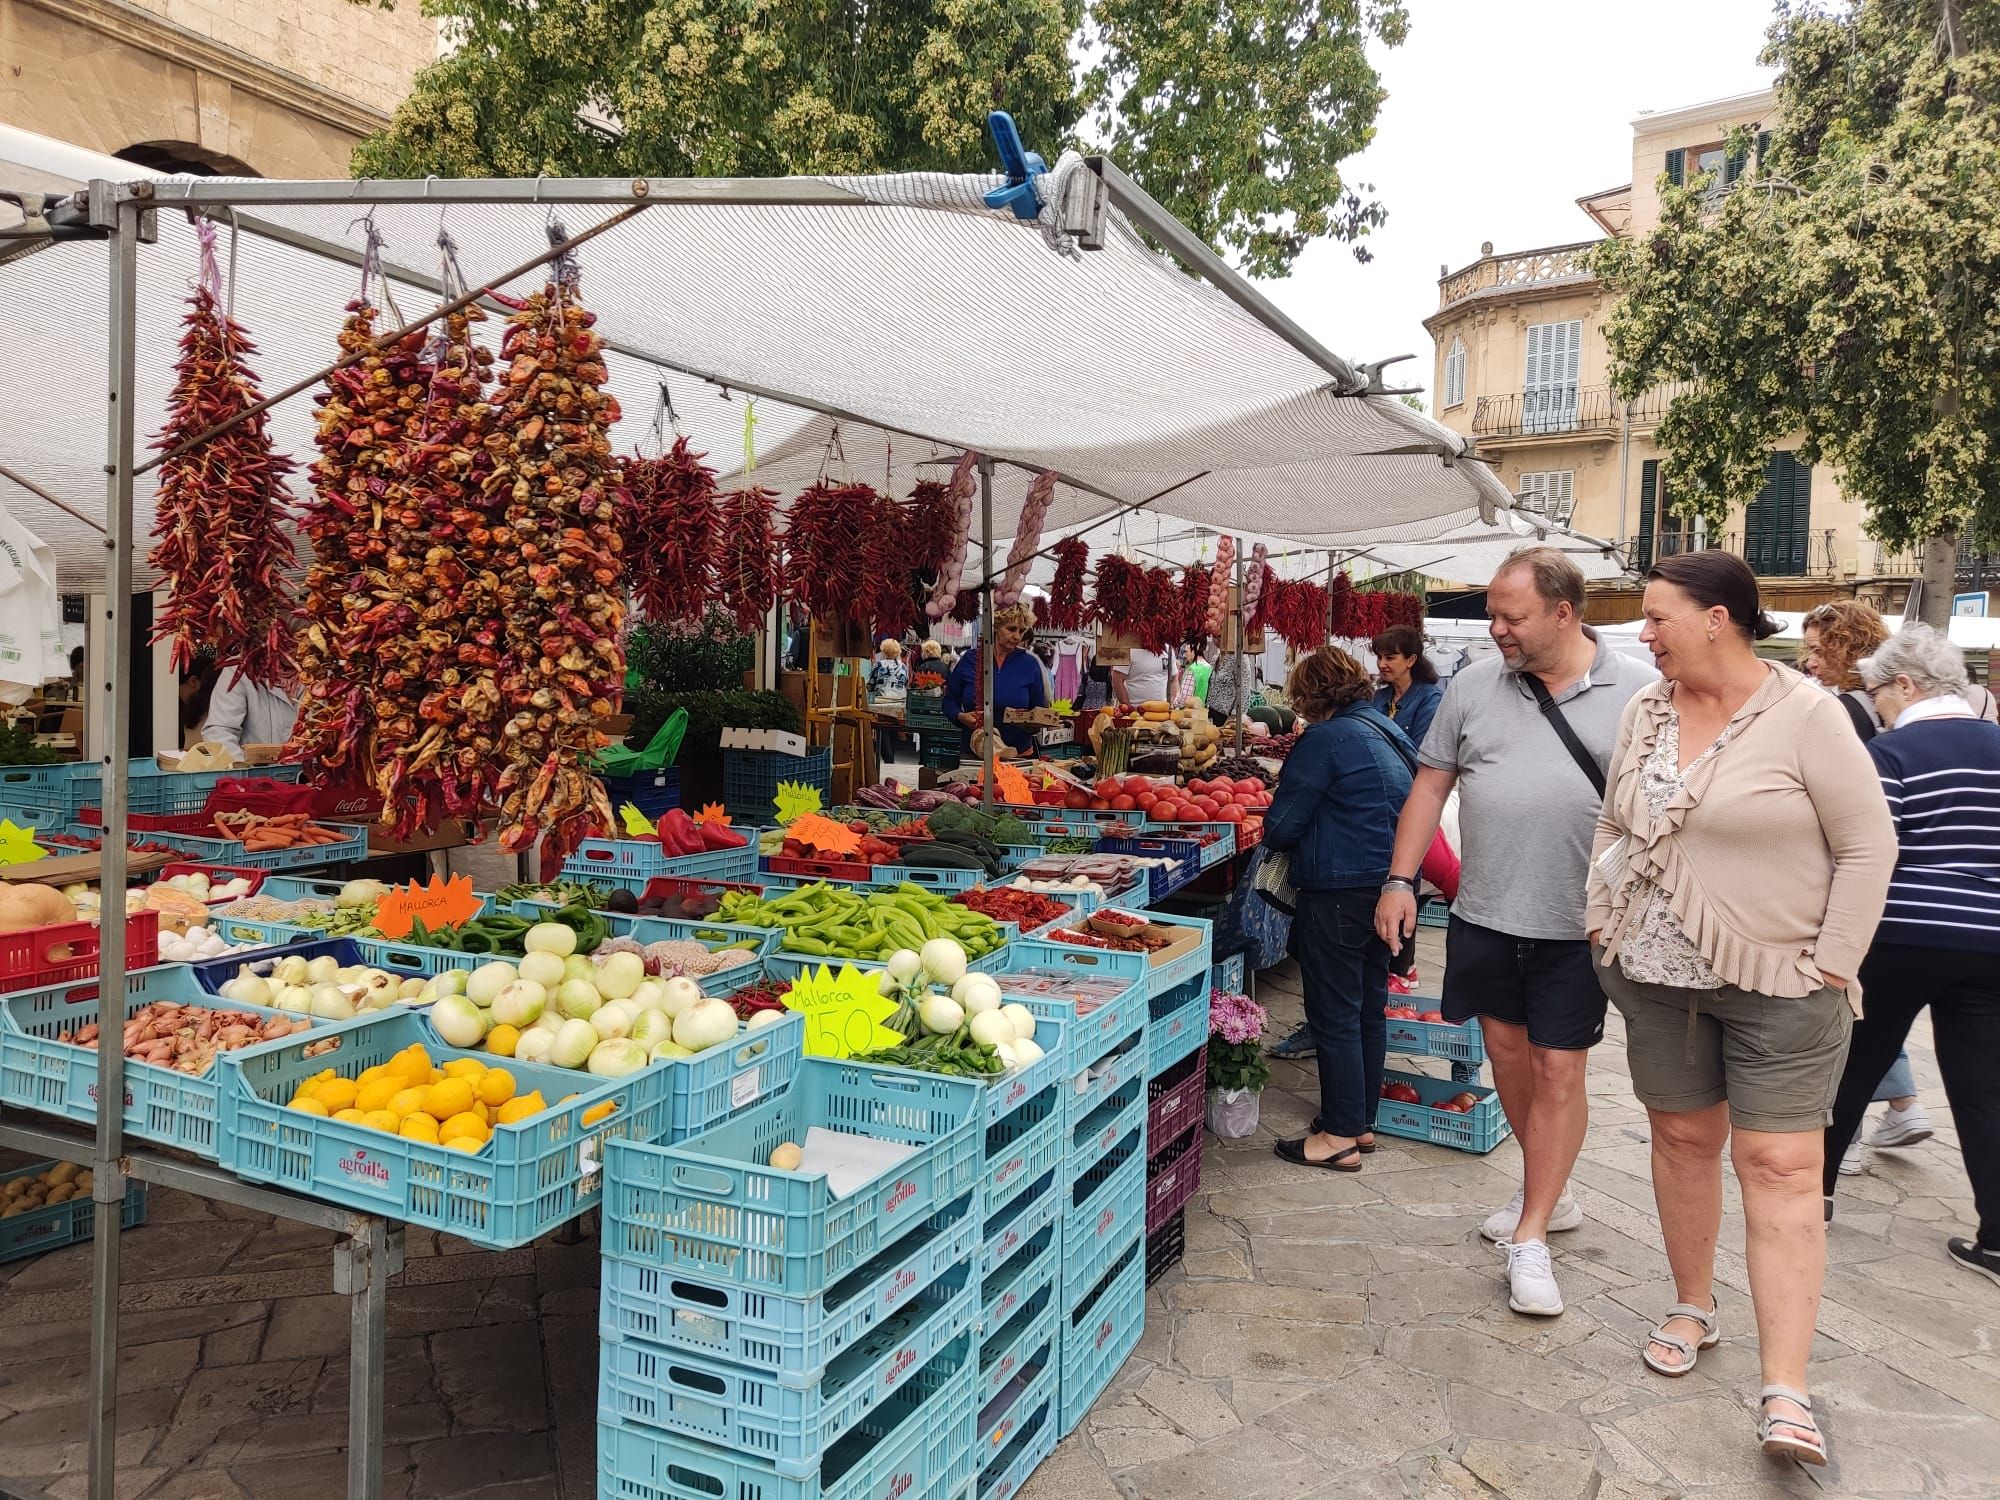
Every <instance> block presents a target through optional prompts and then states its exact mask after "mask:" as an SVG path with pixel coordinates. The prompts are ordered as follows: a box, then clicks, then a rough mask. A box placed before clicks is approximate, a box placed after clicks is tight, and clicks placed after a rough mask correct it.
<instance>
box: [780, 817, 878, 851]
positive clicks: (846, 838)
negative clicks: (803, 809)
mask: <svg viewBox="0 0 2000 1500" xmlns="http://www.w3.org/2000/svg"><path fill="white" fill-rule="evenodd" d="M785 836H786V837H787V838H794V839H797V840H798V841H799V842H800V843H801V844H804V845H805V846H806V847H807V848H808V849H817V850H818V851H819V852H820V853H822V854H849V853H852V852H853V851H854V850H855V849H857V848H859V847H860V845H861V835H860V834H858V833H856V832H855V831H854V830H853V829H852V828H849V827H848V826H847V825H846V824H845V823H836V822H834V821H833V819H831V818H823V817H821V816H820V815H819V814H818V813H807V814H806V815H805V816H804V817H803V818H798V819H795V820H794V821H793V822H792V823H791V824H790V825H789V826H787V827H786V829H785Z"/></svg>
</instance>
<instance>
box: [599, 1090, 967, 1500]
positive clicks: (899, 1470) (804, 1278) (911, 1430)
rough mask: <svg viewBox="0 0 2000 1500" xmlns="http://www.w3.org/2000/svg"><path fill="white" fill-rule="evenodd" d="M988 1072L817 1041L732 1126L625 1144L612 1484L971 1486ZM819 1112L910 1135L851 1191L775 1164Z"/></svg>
mask: <svg viewBox="0 0 2000 1500" xmlns="http://www.w3.org/2000/svg"><path fill="white" fill-rule="evenodd" d="M987 1090H988V1086H987V1085H982V1084H980V1083H975V1082H971V1081H968V1080H963V1079H955V1078H944V1077H938V1076H934V1075H930V1074H924V1073H916V1072H910V1071H906V1070H901V1069H883V1068H868V1067H863V1066H860V1065H857V1064H852V1063H845V1062H837V1061H834V1060H832V1059H827V1058H808V1059H806V1060H805V1061H804V1062H803V1063H801V1064H800V1066H799V1069H798V1072H797V1075H796V1077H795V1078H794V1080H793V1082H792V1085H791V1087H790V1088H789V1089H788V1090H787V1091H786V1092H785V1093H783V1094H781V1095H779V1096H778V1097H776V1098H774V1099H770V1100H768V1101H766V1102H765V1103H763V1104H759V1105H756V1106H754V1107H752V1108H750V1109H748V1110H745V1111H743V1112H742V1113H740V1114H737V1115H735V1116H733V1117H731V1118H730V1119H729V1120H727V1121H725V1122H724V1123H723V1124H721V1125H718V1126H715V1127H714V1128H712V1129H709V1130H706V1131H703V1132H701V1133H700V1134H698V1135H693V1136H690V1137H688V1138H687V1139H686V1140H684V1141H681V1142H680V1143H678V1144H677V1145H671V1146H648V1145H642V1144H639V1143H636V1142H629V1141H623V1142H617V1143H615V1144H614V1145H613V1146H612V1147H611V1148H610V1149H609V1151H608V1152H607V1155H606V1162H605V1167H606V1175H607V1179H608V1180H607V1183H606V1188H605V1200H604V1240H603V1244H604V1264H603V1277H602V1285H603V1290H602V1293H601V1298H602V1300H601V1303H600V1326H599V1333H600V1339H599V1360H600V1363H599V1386H598V1442H597V1462H598V1488H597V1493H598V1495H599V1497H600V1500H682V1497H685V1496H689V1495H699V1496H717V1497H724V1496H726V1497H728V1500H875V1497H879V1496H891V1495H896V1496H902V1495H907V1496H910V1497H915V1496H919V1495H938V1496H945V1495H955V1494H958V1493H960V1492H962V1491H963V1490H964V1488H965V1487H966V1485H967V1484H968V1483H970V1481H971V1480H972V1478H973V1476H974V1473H975V1464H976V1459H977V1455H976V1454H975V1451H974V1433H973V1425H974V1421H975V1418H976V1416H977V1407H978V1392H977V1381H978V1379H979V1360H978V1349H979V1346H978V1328H977V1325H978V1321H979V1316H980V1305H981V1304H980V1290H981V1287H980V1279H979V1255H980V1248H981V1241H980V1226H981V1220H980V1193H981V1183H982V1179H983V1175H984V1173H985V1166H986V1164H985V1162H984V1160H983V1157H982V1152H983V1147H984V1142H985V1138H986V1136H985V1132H986V1108H987ZM812 1132H833V1133H837V1134H838V1135H846V1136H860V1137H866V1138H869V1139H871V1140H872V1141H875V1142H888V1143H891V1144H893V1145H896V1146H901V1147H907V1148H909V1154H907V1155H905V1156H903V1157H902V1158H901V1159H900V1160H896V1161H894V1162H893V1163H891V1164H889V1165H887V1166H885V1167H881V1168H880V1169H878V1170H875V1171H873V1172H872V1174H871V1173H869V1172H867V1171H865V1170H864V1171H861V1172H858V1173H856V1174H855V1176H854V1177H853V1179H852V1180H849V1181H846V1182H844V1183H843V1187H844V1189H845V1190H844V1192H843V1194H842V1195H841V1196H838V1197H836V1196H835V1195H834V1193H833V1190H832V1188H831V1187H830V1186H829V1178H828V1176H827V1175H826V1174H825V1173H823V1172H819V1171H806V1170H800V1171H784V1170H781V1169H779V1168H774V1167H772V1166H770V1165H768V1163H769V1162H770V1159H771V1156H772V1153H773V1152H774V1151H775V1150H776V1149H777V1148H778V1147H779V1146H780V1145H782V1144H784V1143H786V1142H790V1143H792V1144H795V1145H801V1146H805V1145H811V1144H813V1142H812V1141H809V1139H808V1136H809V1133H812ZM814 1140H817V1141H820V1142H821V1143H822V1145H824V1144H825V1137H824V1136H817V1135H816V1136H814ZM836 1144H837V1143H836ZM816 1149H817V1148H816Z"/></svg>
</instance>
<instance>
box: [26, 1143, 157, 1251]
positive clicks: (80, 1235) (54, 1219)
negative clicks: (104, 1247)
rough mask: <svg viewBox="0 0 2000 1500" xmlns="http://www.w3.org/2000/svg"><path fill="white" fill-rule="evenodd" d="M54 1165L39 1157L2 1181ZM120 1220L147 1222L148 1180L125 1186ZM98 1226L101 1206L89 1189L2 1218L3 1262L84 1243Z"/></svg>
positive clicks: (129, 1223)
mask: <svg viewBox="0 0 2000 1500" xmlns="http://www.w3.org/2000/svg"><path fill="white" fill-rule="evenodd" d="M54 1165H55V1163H54V1162H52V1161H38V1162H36V1163H35V1164H34V1165H33V1166H27V1167H22V1168H20V1169H19V1170H17V1171H13V1172H8V1173H6V1174H4V1175H0V1183H6V1182H12V1181H13V1180H14V1179H15V1178H17V1177H39V1176H40V1175H41V1174H42V1173H44V1172H46V1171H47V1170H48V1169H49V1168H50V1167H53V1166H54ZM118 1222H119V1223H120V1224H121V1225H123V1226H124V1227H125V1228H127V1229H132V1228H135V1227H137V1226H138V1225H140V1224H143V1223H145V1222H146V1184H145V1183H143V1182H140V1181H138V1180H136V1179H134V1181H133V1183H132V1185H131V1186H130V1187H128V1188H127V1189H126V1190H125V1201H124V1203H123V1204H122V1205H121V1206H120V1209H119V1214H118ZM96 1227H97V1207H96V1205H95V1204H94V1203H93V1202H92V1201H91V1198H90V1195H89V1194H88V1193H85V1194H83V1195H82V1196H81V1197H76V1198H72V1199H70V1200H69V1201H68V1202H67V1203H54V1204H50V1205H48V1206H47V1207H45V1208H31V1209H29V1210H28V1211H27V1212H25V1213H18V1214H15V1215H14V1216H13V1217H12V1218H7V1219H0V1263H5V1262H7V1261H10V1260H22V1259H25V1258H26V1257H28V1256H30V1255H44V1254H46V1253H47V1252H49V1251H51V1250H60V1249H62V1247H63V1246H65V1245H76V1244H81V1243H82V1242H83V1241H85V1240H87V1239H89V1238H90V1236H91V1232H92V1231H93V1230H94V1229H95V1228H96Z"/></svg>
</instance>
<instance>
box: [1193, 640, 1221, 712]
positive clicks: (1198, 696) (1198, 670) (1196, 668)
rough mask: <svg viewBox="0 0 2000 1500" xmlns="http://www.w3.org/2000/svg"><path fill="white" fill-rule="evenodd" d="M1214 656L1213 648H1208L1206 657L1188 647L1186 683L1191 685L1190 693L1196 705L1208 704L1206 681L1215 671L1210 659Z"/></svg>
mask: <svg viewBox="0 0 2000 1500" xmlns="http://www.w3.org/2000/svg"><path fill="white" fill-rule="evenodd" d="M1214 655H1215V647H1213V646H1210V647H1209V648H1208V652H1207V655H1204V654H1202V653H1201V652H1199V651H1197V650H1195V648H1194V647H1192V646H1190V647H1188V650H1187V657H1188V661H1189V662H1190V663H1191V665H1190V666H1189V667H1188V681H1189V683H1190V684H1191V687H1190V691H1191V692H1192V693H1193V694H1194V701H1195V702H1197V703H1202V704H1206V703H1207V702H1208V679H1209V676H1210V675H1211V674H1212V673H1213V672H1214V670H1215V663H1214V662H1213V661H1212V660H1210V658H1211V657H1213V656H1214Z"/></svg>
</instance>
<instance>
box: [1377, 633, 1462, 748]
mask: <svg viewBox="0 0 2000 1500" xmlns="http://www.w3.org/2000/svg"><path fill="white" fill-rule="evenodd" d="M1368 645H1369V649H1370V650H1372V651H1373V652H1374V653H1375V670H1376V671H1377V672H1378V673H1380V674H1381V678H1382V686H1381V687H1380V688H1379V689H1378V690H1377V691H1376V694H1375V708H1376V711H1377V712H1379V713H1380V714H1382V715H1383V716H1384V717H1385V718H1387V719H1388V720H1389V721H1390V722H1391V723H1393V724H1394V725H1395V726H1396V727H1397V728H1398V729H1400V730H1402V731H1403V733H1404V734H1406V735H1408V736H1409V740H1410V743H1411V744H1412V745H1415V746H1416V747H1417V748H1418V749H1419V750H1421V749H1422V748H1423V745H1424V732H1425V731H1426V730H1428V729H1429V728H1430V727H1431V720H1432V719H1433V718H1434V717H1436V715H1437V710H1438V704H1440V703H1442V702H1443V701H1444V689H1443V688H1441V687H1439V686H1438V674H1437V668H1436V667H1434V666H1432V665H1431V663H1430V658H1428V657H1427V656H1425V655H1424V637H1423V632H1422V631H1420V630H1418V629H1417V628H1416V627H1415V626H1413V625H1391V626H1390V627H1389V628H1388V629H1387V630H1385V631H1383V632H1382V633H1381V634H1380V635H1378V636H1376V637H1375V639H1374V640H1372V641H1370V642H1369V643H1368Z"/></svg>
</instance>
